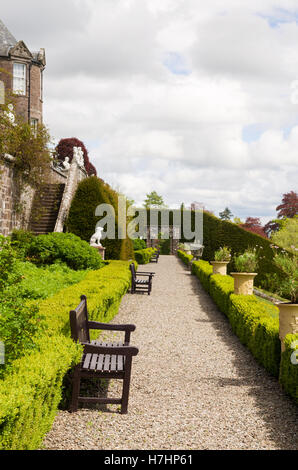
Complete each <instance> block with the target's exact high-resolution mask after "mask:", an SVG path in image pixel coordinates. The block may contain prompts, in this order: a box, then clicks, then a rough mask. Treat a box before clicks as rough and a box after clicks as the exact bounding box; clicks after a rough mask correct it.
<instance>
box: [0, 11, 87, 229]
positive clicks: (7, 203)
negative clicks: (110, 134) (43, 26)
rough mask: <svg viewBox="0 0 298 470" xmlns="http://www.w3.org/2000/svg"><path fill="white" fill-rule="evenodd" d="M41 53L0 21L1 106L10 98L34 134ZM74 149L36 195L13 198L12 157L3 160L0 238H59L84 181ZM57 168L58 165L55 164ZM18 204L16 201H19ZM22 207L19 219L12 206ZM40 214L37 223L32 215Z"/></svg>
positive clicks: (28, 192)
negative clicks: (16, 233)
mask: <svg viewBox="0 0 298 470" xmlns="http://www.w3.org/2000/svg"><path fill="white" fill-rule="evenodd" d="M45 65H46V60H45V51H44V49H40V50H39V52H32V51H30V50H29V49H28V47H27V46H26V44H25V43H24V42H23V41H17V40H16V39H15V38H14V36H13V35H12V34H11V33H10V31H9V30H8V29H7V27H6V26H5V25H4V23H3V22H2V21H1V20H0V104H5V99H6V94H7V93H9V94H10V93H12V95H13V97H14V99H13V101H14V106H15V108H14V113H15V114H16V115H19V116H22V117H23V118H24V119H25V121H27V122H28V123H30V124H31V126H32V128H33V129H35V128H36V127H37V125H38V124H41V123H42V120H43V116H42V108H43V71H44V69H45ZM80 152H81V149H76V151H75V153H76V155H77V158H73V156H74V155H70V156H69V157H70V158H69V159H70V161H71V164H64V165H63V163H62V164H60V166H58V167H57V166H56V165H55V164H54V163H55V162H54V161H53V162H52V165H51V167H50V173H49V179H48V181H47V184H45V185H44V187H43V188H42V191H41V193H40V194H36V190H35V188H33V187H27V188H26V191H24V192H23V193H22V194H21V195H18V194H16V184H15V176H14V170H13V165H12V164H11V162H12V161H13V156H11V155H4V156H2V157H4V158H2V161H1V162H0V234H2V235H4V236H7V235H10V234H11V232H12V231H13V230H14V229H20V228H21V229H26V230H28V229H29V230H31V231H32V232H33V233H35V234H39V233H49V232H53V231H55V232H61V231H63V228H64V222H65V219H66V217H67V213H68V210H69V207H70V204H71V201H72V198H73V195H74V193H75V191H76V188H77V185H78V183H79V182H80V181H81V180H82V179H84V178H87V177H88V174H87V171H86V169H85V167H84V162H83V159H82V155H81V153H80ZM60 163H61V162H60ZM18 198H19V199H18ZM16 201H18V202H20V203H21V204H22V206H23V210H22V212H21V213H20V212H19V211H17V210H16V209H15V207H16V204H15V202H16ZM35 212H38V213H39V218H38V220H35V219H34V217H33V216H32V214H34V213H35Z"/></svg>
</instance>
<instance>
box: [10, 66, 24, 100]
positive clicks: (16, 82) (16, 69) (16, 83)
mask: <svg viewBox="0 0 298 470" xmlns="http://www.w3.org/2000/svg"><path fill="white" fill-rule="evenodd" d="M13 92H14V93H15V94H16V95H26V65H25V64H20V63H14V64H13Z"/></svg>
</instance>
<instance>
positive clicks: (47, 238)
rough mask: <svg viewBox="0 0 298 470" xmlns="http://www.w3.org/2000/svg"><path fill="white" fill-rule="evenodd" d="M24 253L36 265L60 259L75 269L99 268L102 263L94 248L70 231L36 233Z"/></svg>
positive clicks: (51, 262)
mask: <svg viewBox="0 0 298 470" xmlns="http://www.w3.org/2000/svg"><path fill="white" fill-rule="evenodd" d="M25 255H26V256H27V257H28V258H29V259H30V261H32V262H33V263H36V264H37V265H45V264H53V263H55V262H57V261H60V262H62V263H66V264H67V266H69V267H70V268H72V269H75V270H83V269H99V268H100V267H101V266H103V264H104V263H103V261H102V259H101V257H100V255H99V254H98V252H97V251H96V250H95V249H94V248H92V247H91V246H90V245H89V244H88V243H87V242H85V241H84V240H81V239H80V238H79V237H77V236H76V235H74V234H72V233H49V234H48V235H38V236H37V237H35V238H34V240H33V241H32V243H31V244H30V245H29V246H28V248H27V251H26V253H25Z"/></svg>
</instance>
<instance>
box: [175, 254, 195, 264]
mask: <svg viewBox="0 0 298 470" xmlns="http://www.w3.org/2000/svg"><path fill="white" fill-rule="evenodd" d="M177 255H178V257H179V258H180V259H181V260H182V261H183V263H184V264H186V266H188V265H189V263H190V261H191V260H192V259H193V256H192V255H188V254H187V253H185V251H183V250H177Z"/></svg>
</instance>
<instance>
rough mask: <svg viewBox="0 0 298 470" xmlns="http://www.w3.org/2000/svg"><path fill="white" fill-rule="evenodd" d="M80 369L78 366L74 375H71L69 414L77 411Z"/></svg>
mask: <svg viewBox="0 0 298 470" xmlns="http://www.w3.org/2000/svg"><path fill="white" fill-rule="evenodd" d="M80 368H81V366H80V365H78V366H76V367H75V370H74V373H73V379H72V380H73V382H72V397H71V404H70V409H69V411H70V412H71V413H74V412H76V411H78V402H79V394H80V382H81V376H80Z"/></svg>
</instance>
